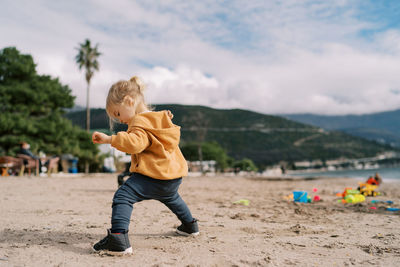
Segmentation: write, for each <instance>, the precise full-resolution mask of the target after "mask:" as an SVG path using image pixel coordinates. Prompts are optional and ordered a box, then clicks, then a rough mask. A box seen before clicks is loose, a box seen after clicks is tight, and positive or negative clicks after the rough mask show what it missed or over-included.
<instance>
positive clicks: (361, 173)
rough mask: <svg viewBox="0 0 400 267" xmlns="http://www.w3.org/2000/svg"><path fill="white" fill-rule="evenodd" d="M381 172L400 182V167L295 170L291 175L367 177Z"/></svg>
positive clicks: (382, 174) (384, 178)
mask: <svg viewBox="0 0 400 267" xmlns="http://www.w3.org/2000/svg"><path fill="white" fill-rule="evenodd" d="M375 173H379V175H380V176H381V177H382V179H383V180H384V181H385V180H397V181H398V182H400V167H386V168H377V169H362V170H337V171H324V172H294V173H291V174H290V176H303V177H317V176H318V177H320V176H326V177H349V178H359V179H367V178H368V177H370V176H375Z"/></svg>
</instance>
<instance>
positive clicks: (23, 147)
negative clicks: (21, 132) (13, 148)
mask: <svg viewBox="0 0 400 267" xmlns="http://www.w3.org/2000/svg"><path fill="white" fill-rule="evenodd" d="M20 145H21V147H20V149H19V154H23V155H27V156H29V157H31V158H33V159H36V160H39V159H40V158H39V157H38V156H36V155H35V154H33V153H32V151H31V150H30V148H31V145H29V144H28V143H27V142H21V143H20Z"/></svg>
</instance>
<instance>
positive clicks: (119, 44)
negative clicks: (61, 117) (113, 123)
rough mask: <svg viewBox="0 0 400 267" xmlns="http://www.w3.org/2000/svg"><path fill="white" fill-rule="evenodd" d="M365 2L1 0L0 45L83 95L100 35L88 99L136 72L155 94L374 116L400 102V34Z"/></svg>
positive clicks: (176, 99)
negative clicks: (81, 47)
mask: <svg viewBox="0 0 400 267" xmlns="http://www.w3.org/2000/svg"><path fill="white" fill-rule="evenodd" d="M360 5H362V1H361V2H360V1H346V0H342V1H318V0H312V1H311V0H310V1H302V2H301V3H300V2H298V1H279V2H265V1H251V2H246V3H245V4H244V2H243V1H229V2H224V3H220V2H216V1H197V2H184V1H175V0H170V1H162V2H161V3H158V4H154V3H150V2H148V1H128V0H125V1H122V0H121V1H118V2H110V1H105V0H102V1H84V2H78V1H68V2H54V1H45V0H43V1H34V2H32V1H5V3H3V4H2V6H3V7H4V8H2V9H1V10H0V25H1V26H0V34H1V35H2V36H5V38H1V39H0V47H5V46H16V47H17V48H18V49H19V50H21V52H23V53H30V54H32V55H33V57H34V59H35V61H36V62H37V63H38V71H39V72H40V73H45V74H51V75H53V76H57V77H59V78H60V80H61V81H62V82H63V83H65V84H68V85H69V86H70V87H71V88H72V90H73V94H74V95H76V96H77V100H76V103H77V104H79V105H83V106H84V105H85V104H86V84H85V80H84V74H83V73H82V72H80V71H79V70H78V68H77V66H76V64H75V62H74V57H75V54H76V50H75V49H74V48H75V47H77V46H78V43H79V42H82V41H83V40H84V39H85V38H90V39H91V40H92V42H93V43H99V49H100V51H101V52H102V53H103V55H102V56H101V57H100V59H99V60H100V72H98V73H96V74H95V76H94V78H93V82H92V86H91V98H90V102H91V106H94V107H103V106H104V102H105V97H106V94H107V91H108V88H109V87H110V85H111V84H112V83H113V82H115V81H117V80H120V79H129V78H130V76H132V75H135V74H139V75H140V76H142V78H143V79H144V80H145V82H147V84H148V87H149V90H148V91H147V93H146V94H147V99H148V101H149V102H150V103H182V104H199V105H209V106H213V107H216V108H244V109H251V110H255V111H259V112H263V113H296V112H314V113H323V114H347V113H369V112H377V111H383V110H390V109H396V108H400V104H399V103H400V94H399V93H398V92H399V90H400V88H399V84H400V75H398V73H400V64H398V62H400V46H399V43H400V42H399V40H400V31H399V29H389V30H387V31H381V32H377V33H375V34H371V35H370V36H369V37H368V38H363V37H362V36H361V34H360V32H361V31H362V30H374V29H376V27H377V26H376V25H375V23H372V22H369V21H367V20H362V19H361V18H360V17H359V16H357V14H358V13H357V12H358V8H359V6H360Z"/></svg>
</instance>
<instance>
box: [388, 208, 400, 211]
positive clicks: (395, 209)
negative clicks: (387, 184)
mask: <svg viewBox="0 0 400 267" xmlns="http://www.w3.org/2000/svg"><path fill="white" fill-rule="evenodd" d="M386 210H388V211H399V210H400V209H399V208H387V209H386Z"/></svg>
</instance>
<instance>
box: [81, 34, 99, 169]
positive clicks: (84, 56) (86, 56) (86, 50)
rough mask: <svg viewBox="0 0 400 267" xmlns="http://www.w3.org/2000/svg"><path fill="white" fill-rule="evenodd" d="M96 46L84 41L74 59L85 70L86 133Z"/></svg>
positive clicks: (95, 65)
mask: <svg viewBox="0 0 400 267" xmlns="http://www.w3.org/2000/svg"><path fill="white" fill-rule="evenodd" d="M97 48H98V44H96V46H94V47H92V45H91V44H90V40H89V39H86V40H85V42H83V43H81V44H79V48H77V50H78V54H77V55H76V57H75V60H76V63H77V64H78V66H79V69H80V70H81V69H82V68H84V69H85V71H86V73H85V78H86V83H87V90H86V131H87V132H89V131H90V107H89V88H90V80H91V79H92V77H93V74H94V72H95V71H96V70H97V71H98V70H99V62H98V61H97V58H98V57H99V56H100V55H101V53H100V52H99V51H98V50H97ZM85 173H89V162H88V161H86V162H85Z"/></svg>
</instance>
